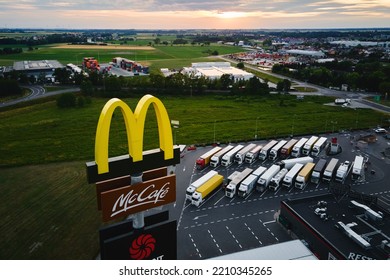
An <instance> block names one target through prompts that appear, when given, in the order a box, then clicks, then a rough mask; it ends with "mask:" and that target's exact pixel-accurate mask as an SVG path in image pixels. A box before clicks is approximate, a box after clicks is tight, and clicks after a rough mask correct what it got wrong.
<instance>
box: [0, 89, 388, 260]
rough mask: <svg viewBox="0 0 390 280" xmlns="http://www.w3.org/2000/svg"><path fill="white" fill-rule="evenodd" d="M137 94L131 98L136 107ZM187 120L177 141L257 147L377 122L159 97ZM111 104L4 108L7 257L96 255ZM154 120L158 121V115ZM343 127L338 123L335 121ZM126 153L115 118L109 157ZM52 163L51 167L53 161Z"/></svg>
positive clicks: (260, 104) (350, 115)
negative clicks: (100, 140)
mask: <svg viewBox="0 0 390 280" xmlns="http://www.w3.org/2000/svg"><path fill="white" fill-rule="evenodd" d="M138 100H139V97H137V98H129V99H125V102H126V103H128V104H129V105H130V107H131V108H134V107H135V105H136V103H137V102H138ZM161 100H162V101H163V103H164V104H165V106H166V108H167V110H168V112H169V115H170V118H171V119H173V120H179V121H180V128H179V129H178V130H177V131H176V132H174V138H175V140H176V143H177V144H196V143H197V144H207V143H212V142H214V140H215V142H230V141H232V142H235V141H240V140H244V141H250V140H252V139H254V138H255V134H256V132H257V135H258V139H260V138H261V139H264V138H277V137H284V136H286V135H290V134H291V133H293V134H295V135H297V134H318V133H321V132H324V131H330V132H331V131H338V130H341V129H351V128H356V127H364V128H365V127H373V126H376V125H377V124H380V122H381V120H383V117H384V115H383V114H380V113H377V112H374V111H372V110H367V109H359V110H351V109H349V108H340V107H334V106H325V105H323V103H326V102H331V101H332V99H330V98H326V97H305V99H304V100H303V101H297V100H296V99H295V97H293V96H271V97H268V98H265V97H264V98H255V97H233V96H231V97H228V96H223V95H219V96H203V97H195V96H194V97H192V98H191V97H161ZM106 101H107V100H106V99H93V102H92V104H91V105H89V106H87V107H84V108H75V109H58V108H57V107H56V104H55V101H50V100H49V101H48V100H46V101H44V102H43V103H38V104H35V105H26V106H24V107H21V108H15V109H5V110H4V109H3V111H2V112H0V119H1V123H0V131H2V137H1V138H0V154H1V155H2V156H1V158H0V166H1V167H0V181H1V182H2V183H1V185H0V188H1V191H2V195H1V199H0V215H1V217H2V223H1V224H0V232H1V237H0V241H1V245H0V259H93V258H95V257H96V255H97V253H98V250H99V245H98V235H97V233H98V229H99V227H100V226H101V219H100V214H99V212H98V211H97V209H96V194H95V190H94V187H93V186H92V185H88V184H87V180H86V174H85V162H86V161H91V160H93V148H94V136H95V129H96V125H97V120H98V116H99V113H100V110H101V108H102V106H103V105H104V103H105V102H106ZM153 115H154V112H153V110H150V111H149V113H148V120H147V123H146V131H145V142H146V143H145V148H144V149H150V148H155V147H157V146H158V143H157V140H156V139H157V123H156V120H155V118H154V116H153ZM151 117H153V118H151ZM336 122H337V123H336ZM126 152H127V146H126V134H125V128H124V124H123V120H122V118H121V117H120V114H118V113H116V114H115V115H114V119H113V123H112V129H111V133H110V152H109V154H110V156H115V155H121V154H125V153H126ZM50 162H52V163H50Z"/></svg>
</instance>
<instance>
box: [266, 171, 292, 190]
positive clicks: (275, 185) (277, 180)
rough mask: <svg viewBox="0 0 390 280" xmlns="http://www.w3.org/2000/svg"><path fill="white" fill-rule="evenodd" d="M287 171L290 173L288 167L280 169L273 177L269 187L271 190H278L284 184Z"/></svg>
mask: <svg viewBox="0 0 390 280" xmlns="http://www.w3.org/2000/svg"><path fill="white" fill-rule="evenodd" d="M287 173H288V169H287V168H283V169H282V170H280V171H279V172H278V173H277V174H276V175H275V176H274V177H273V178H272V179H271V181H270V182H269V186H268V188H269V189H270V190H271V191H274V192H276V191H277V190H278V189H279V188H280V186H281V185H282V181H283V178H284V176H286V174H287Z"/></svg>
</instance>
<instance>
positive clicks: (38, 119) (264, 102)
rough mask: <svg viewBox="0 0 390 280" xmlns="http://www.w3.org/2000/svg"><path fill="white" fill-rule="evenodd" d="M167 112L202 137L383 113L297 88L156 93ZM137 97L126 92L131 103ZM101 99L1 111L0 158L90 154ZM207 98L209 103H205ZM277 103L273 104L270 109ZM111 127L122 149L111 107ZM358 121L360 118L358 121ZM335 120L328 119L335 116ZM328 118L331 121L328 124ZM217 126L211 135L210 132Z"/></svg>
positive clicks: (234, 137)
mask: <svg viewBox="0 0 390 280" xmlns="http://www.w3.org/2000/svg"><path fill="white" fill-rule="evenodd" d="M161 99H162V101H163V102H164V104H165V106H166V107H167V109H168V111H169V114H170V118H171V119H174V120H179V121H180V128H179V130H178V131H177V132H176V139H177V143H183V144H199V143H200V144H206V143H212V142H214V140H215V141H216V142H224V143H226V142H235V141H240V140H251V139H254V137H255V133H256V125H257V135H258V138H267V139H268V138H272V137H278V136H286V135H290V134H304V133H321V132H325V131H332V130H334V131H339V130H345V129H351V128H352V129H353V128H356V126H357V125H358V126H359V127H370V126H371V127H373V126H376V125H377V124H380V122H381V119H382V114H380V113H377V112H373V111H372V110H364V109H359V110H351V109H347V108H341V107H334V106H333V107H332V106H324V105H322V104H323V103H327V102H332V100H333V99H332V98H327V97H306V98H305V100H304V101H297V100H296V98H295V96H288V95H284V96H278V95H275V96H271V97H264V98H257V97H236V96H230V97H228V96H223V95H219V96H203V97H193V98H191V97H165V96H164V97H161ZM137 100H138V98H133V99H125V101H126V102H127V103H128V104H129V105H130V106H131V107H132V108H134V107H135V105H136V102H137ZM106 101H107V100H106V99H94V100H93V102H92V104H91V105H88V106H86V107H84V108H73V109H66V110H63V109H58V108H57V107H56V105H55V101H48V102H45V103H42V104H36V105H32V106H25V107H22V108H18V109H14V110H6V111H4V112H0V119H1V123H0V130H1V131H2V137H1V138H0V153H1V155H2V157H1V158H0V166H15V165H25V164H38V163H41V162H56V161H73V160H85V159H91V157H92V155H93V143H94V135H95V129H96V125H97V119H98V116H99V112H100V110H101V108H102V107H103V105H104V103H105V102H106ZM205 104H207V105H205ZM275 108H278V110H275ZM153 114H154V113H153V111H151V112H149V114H148V116H150V117H151V118H150V121H149V122H148V123H147V128H150V129H147V131H146V132H145V144H146V148H147V149H149V148H152V147H154V146H156V145H158V144H157V143H156V142H155V141H154V139H156V135H157V134H156V133H157V132H156V131H155V129H154V128H156V126H157V124H156V121H155V120H154V118H152V117H153ZM115 116H116V118H114V122H113V124H112V133H111V142H112V144H111V146H110V150H111V154H112V155H118V154H122V153H125V152H126V149H127V148H126V140H125V132H124V128H123V121H122V118H121V116H120V114H119V113H118V114H115V115H114V117H115ZM356 121H358V123H356ZM336 122H337V124H333V123H336ZM331 123H332V125H331ZM214 134H215V139H214Z"/></svg>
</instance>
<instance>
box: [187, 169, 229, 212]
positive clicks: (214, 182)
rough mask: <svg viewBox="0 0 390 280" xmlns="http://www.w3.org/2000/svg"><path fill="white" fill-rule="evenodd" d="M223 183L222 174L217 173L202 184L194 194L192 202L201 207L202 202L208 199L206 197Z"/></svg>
mask: <svg viewBox="0 0 390 280" xmlns="http://www.w3.org/2000/svg"><path fill="white" fill-rule="evenodd" d="M222 183H223V176H222V175H219V174H217V175H215V176H214V177H212V178H211V179H210V180H208V181H207V182H206V183H204V184H203V185H201V186H200V187H199V188H197V189H196V191H195V192H194V193H193V194H192V199H191V203H192V204H193V205H195V206H197V207H199V206H200V205H201V204H202V202H203V201H204V200H205V199H206V197H207V196H208V195H209V194H210V193H212V192H213V191H214V190H216V189H217V188H218V187H219V186H220V185H221V184H222Z"/></svg>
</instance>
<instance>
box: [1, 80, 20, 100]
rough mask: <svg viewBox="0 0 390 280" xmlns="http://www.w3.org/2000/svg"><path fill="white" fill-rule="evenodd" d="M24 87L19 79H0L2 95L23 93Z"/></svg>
mask: <svg viewBox="0 0 390 280" xmlns="http://www.w3.org/2000/svg"><path fill="white" fill-rule="evenodd" d="M21 93H22V89H21V88H20V87H19V84H18V81H16V80H9V79H0V97H3V96H10V95H17V94H21Z"/></svg>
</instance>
